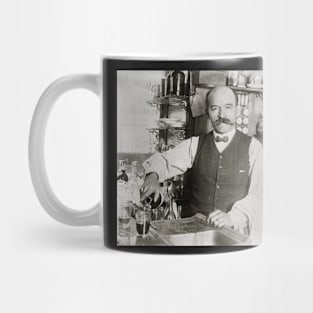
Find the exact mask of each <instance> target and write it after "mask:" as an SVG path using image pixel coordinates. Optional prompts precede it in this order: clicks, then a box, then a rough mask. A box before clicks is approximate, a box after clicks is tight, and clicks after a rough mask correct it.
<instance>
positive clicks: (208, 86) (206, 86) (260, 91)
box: [195, 84, 263, 93]
mask: <svg viewBox="0 0 313 313" xmlns="http://www.w3.org/2000/svg"><path fill="white" fill-rule="evenodd" d="M195 86H196V87H197V88H206V89H212V88H214V87H216V85H207V84H196V85H195ZM227 87H230V88H231V89H233V90H235V91H239V92H245V93H249V92H252V93H262V92H263V88H248V87H235V86H227Z"/></svg>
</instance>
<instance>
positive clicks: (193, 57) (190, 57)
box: [101, 52, 262, 61]
mask: <svg viewBox="0 0 313 313" xmlns="http://www.w3.org/2000/svg"><path fill="white" fill-rule="evenodd" d="M257 57H262V56H261V54H259V53H255V52H200V53H199V52H197V53H187V54H186V53H185V54H179V55H174V54H159V55H156V54H150V53H147V54H134V53H129V54H123V53H116V54H115V53H114V54H107V55H102V57H101V60H130V61H134V60H136V61H200V60H223V59H236V58H240V59H242V58H257Z"/></svg>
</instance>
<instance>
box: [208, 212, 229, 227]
mask: <svg viewBox="0 0 313 313" xmlns="http://www.w3.org/2000/svg"><path fill="white" fill-rule="evenodd" d="M208 223H209V224H212V225H214V226H215V227H218V228H220V227H223V226H227V227H233V226H234V223H233V221H232V219H231V217H230V216H229V214H227V213H225V212H223V211H221V210H215V211H213V212H212V213H211V214H209V216H208Z"/></svg>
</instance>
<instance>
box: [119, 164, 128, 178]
mask: <svg viewBox="0 0 313 313" xmlns="http://www.w3.org/2000/svg"><path fill="white" fill-rule="evenodd" d="M117 180H123V181H125V182H128V175H127V173H126V161H125V160H119V173H118V175H117Z"/></svg>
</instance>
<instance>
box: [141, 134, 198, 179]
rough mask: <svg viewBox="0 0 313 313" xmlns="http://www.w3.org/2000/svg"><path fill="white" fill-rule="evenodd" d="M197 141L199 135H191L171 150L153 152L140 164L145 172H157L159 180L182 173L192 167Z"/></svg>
mask: <svg viewBox="0 0 313 313" xmlns="http://www.w3.org/2000/svg"><path fill="white" fill-rule="evenodd" d="M198 141H199V137H191V138H188V139H186V140H184V141H183V142H181V143H180V144H179V145H177V146H176V147H175V148H173V149H171V150H168V151H166V152H163V153H155V154H153V155H152V156H151V157H150V158H148V159H147V160H145V161H144V162H143V164H142V165H143V167H144V169H145V172H146V174H148V173H151V172H155V173H157V174H158V176H159V181H160V182H163V181H164V180H166V179H169V178H172V177H174V176H176V175H181V174H184V173H185V172H186V171H187V169H189V168H191V167H192V164H193V161H194V158H195V156H196V153H197V148H198Z"/></svg>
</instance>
